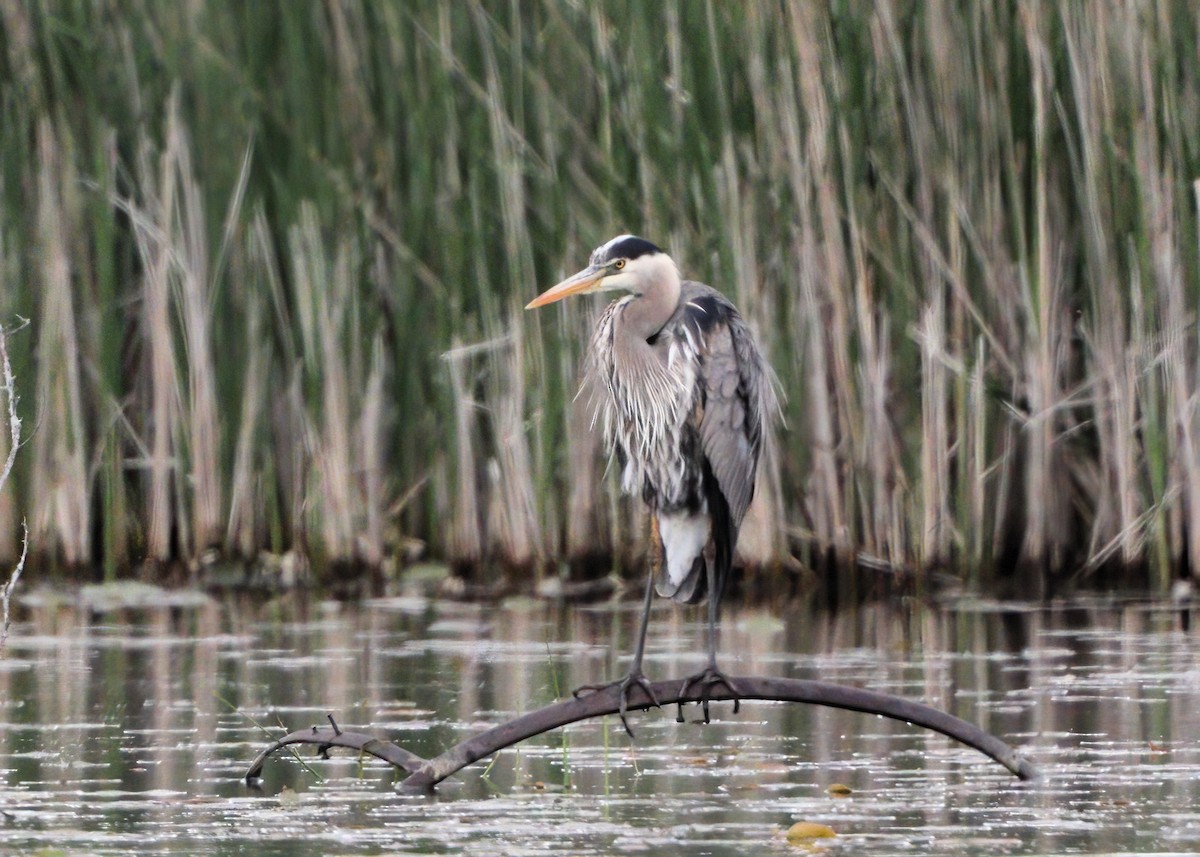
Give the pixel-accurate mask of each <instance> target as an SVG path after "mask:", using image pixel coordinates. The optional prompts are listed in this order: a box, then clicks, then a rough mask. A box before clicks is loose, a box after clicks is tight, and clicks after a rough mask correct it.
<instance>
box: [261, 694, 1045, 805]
mask: <svg viewBox="0 0 1200 857" xmlns="http://www.w3.org/2000/svg"><path fill="white" fill-rule="evenodd" d="M731 681H732V682H733V683H734V684H735V685H736V686H737V688H738V695H737V697H738V698H739V699H743V700H747V699H760V700H769V701H775V702H802V703H809V704H812V705H825V706H829V707H832V708H842V709H846V710H849V711H861V712H863V713H865V714H878V715H881V716H883V717H890V718H892V719H893V720H901V721H904V722H906V723H912V724H913V725H915V726H921V727H924V728H926V729H932V730H934V731H935V732H940V733H942V734H943V735H946V736H948V737H950V738H953V739H955V740H956V741H960V742H961V743H963V744H966V745H967V746H968V747H971V748H973V749H975V750H978V751H979V752H981V753H983V754H984V755H986V756H988V757H990V758H992V759H994V760H995V761H997V762H999V763H1000V764H1001V765H1003V766H1004V767H1005V768H1007V769H1008V770H1009V771H1011V772H1012V773H1013V774H1015V775H1016V776H1018V777H1020V778H1021V779H1022V780H1029V779H1034V778H1035V777H1036V776H1037V769H1036V768H1035V767H1034V766H1033V764H1032V763H1031V762H1029V760H1028V759H1025V758H1024V757H1023V756H1021V755H1020V754H1019V753H1017V752H1016V751H1015V750H1014V749H1013V748H1012V747H1010V746H1008V744H1006V743H1004V742H1003V741H1001V740H1000V739H999V738H997V737H996V736H995V735H991V734H989V733H987V732H984V731H983V730H982V729H980V728H979V727H978V726H975V725H974V724H972V723H968V722H967V721H965V720H962V719H961V718H958V717H955V716H953V715H951V714H947V713H945V712H944V711H938V710H937V709H936V708H931V707H929V706H928V705H923V704H921V703H919V702H913V701H911V700H907V699H902V698H900V697H898V696H892V695H891V694H888V693H879V692H877V691H872V690H864V689H862V688H857V687H846V686H843V685H837V684H830V683H828V682H823V681H808V680H803V679H788V678H765V677H759V676H734V677H731ZM682 686H683V681H682V680H680V679H675V680H671V681H659V682H654V683H653V684H652V685H651V688H652V690H653V692H654V695H655V696H656V697H657V698H658V700H659V702H660V703H662V704H663V705H672V704H674V703H683V702H699V701H700V699H701V695H702V692H703V691H702V689H701V688H699V687H696V686H693V687H690V688H689V689H688V691H687V692H686V693H680V692H679V691H680V688H681V687H682ZM718 687H720V686H719V685H718ZM709 699H710V700H712V701H722V700H732V699H734V695H733V694H732V693H730V692H729V691H728V690H716V689H713V691H712V692H711V693H710V695H709ZM618 705H619V700H618V698H617V690H616V688H615V687H612V688H606V689H604V690H601V691H598V692H596V693H590V694H588V695H587V696H583V697H581V698H579V699H568V700H565V701H564V702H558V703H555V704H553V705H549V706H547V707H545V708H540V709H538V710H537V711H532V712H530V713H529V714H526V715H523V716H522V717H517V718H515V719H513V720H509V721H507V722H505V723H502V724H500V725H499V726H496V727H494V728H492V729H489V730H487V731H486V732H481V733H480V734H478V735H475V736H474V737H472V738H468V739H467V740H466V741H463V742H461V743H459V744H456V745H455V746H453V747H451V748H450V749H449V750H447V751H446V752H444V753H442V754H441V755H440V756H436V757H434V758H433V759H429V760H424V759H421V757H419V756H416V755H414V754H413V753H409V752H408V751H406V750H402V749H401V748H399V747H397V746H396V745H395V744H391V743H390V742H387V741H381V740H379V739H375V738H371V737H370V736H367V735H361V734H359V733H352V732H335V731H334V730H333V729H329V728H320V729H318V728H317V727H313V728H312V729H311V730H301V731H299V732H293V733H291V734H290V735H288V736H286V737H285V738H283V739H281V740H280V741H278V742H276V744H275V745H274V746H272V747H271V748H269V749H267V750H265V751H263V752H262V753H260V754H259V756H258V758H257V759H255V761H254V763H253V764H252V765H251V768H250V771H249V772H248V773H247V775H246V776H247V780H250V779H253V778H255V777H257V776H258V774H259V772H260V771H261V769H262V765H263V762H264V761H265V760H266V758H267V756H269V755H270V754H271V753H273V752H275V750H277V749H279V748H280V747H283V746H286V745H288V744H319V745H322V746H323V747H330V746H337V747H349V748H351V749H356V750H359V751H360V752H366V753H370V754H371V755H374V756H377V757H379V758H381V759H384V760H385V761H388V762H391V763H392V764H393V765H396V766H397V767H399V768H403V769H404V770H406V771H408V772H409V776H408V778H407V779H406V780H404V782H403V783H401V786H402V787H403V788H405V789H414V790H432V789H433V787H434V786H436V785H437V784H438V783H440V782H441V781H442V780H444V779H446V777H449V776H450V775H452V774H454V773H457V772H458V771H460V770H462V769H463V768H465V767H466V766H467V765H470V764H471V763H472V762H476V761H478V760H479V759H483V758H485V757H487V756H490V755H492V754H493V753H495V752H497V751H499V750H503V749H504V748H505V747H510V746H512V745H513V744H516V743H518V742H520V741H524V740H525V739H527V738H532V737H533V736H535V735H540V734H541V733H543V732H548V731H549V730H551V729H557V728H559V727H561V726H566V725H567V724H568V723H574V722H576V721H579V720H585V719H587V718H589V717H600V716H602V715H605V714H616V713H617V709H618ZM652 705H653V703H651V701H650V698H649V697H648V696H647V695H646V693H645V691H644V690H643V689H642V688H640V687H637V686H634V687H631V688H630V690H629V705H628V708H629V710H630V711H635V710H645V709H647V708H650V707H652Z"/></svg>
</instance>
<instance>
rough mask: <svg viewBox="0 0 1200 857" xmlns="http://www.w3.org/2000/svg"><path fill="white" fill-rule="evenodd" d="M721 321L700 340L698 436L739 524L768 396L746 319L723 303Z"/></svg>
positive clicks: (751, 495)
mask: <svg viewBox="0 0 1200 857" xmlns="http://www.w3.org/2000/svg"><path fill="white" fill-rule="evenodd" d="M722 303H724V304H725V306H726V307H728V311H727V312H726V313H724V316H725V317H724V318H723V319H722V320H721V323H716V324H713V325H712V326H711V327H710V328H709V329H708V331H707V332H706V333H705V335H704V336H703V340H702V343H701V347H700V350H701V356H702V359H701V367H702V368H701V375H702V377H703V381H704V404H703V412H702V415H701V417H700V425H699V429H700V440H701V446H702V448H703V450H704V455H705V457H706V458H707V459H708V462H709V466H710V467H711V468H712V471H713V475H714V476H716V478H717V483H718V484H719V485H720V487H721V492H722V493H723V494H724V495H725V500H726V502H727V503H728V504H729V513H730V517H731V518H732V521H733V524H734V526H735V527H740V526H741V523H742V519H743V517H745V514H746V509H748V508H749V506H750V501H751V500H752V499H753V498H754V480H755V475H756V472H757V469H758V458H759V452H760V451H761V449H762V433H763V423H764V421H765V419H766V418H767V409H768V408H769V407H770V402H771V401H773V395H774V394H773V390H772V389H771V386H770V379H769V378H768V376H767V369H766V367H765V364H764V362H763V359H762V356H761V355H760V354H759V352H758V348H757V347H755V345H754V340H753V339H752V338H751V337H750V331H749V330H748V329H747V327H746V324H745V322H743V321H742V319H741V317H740V316H739V315H738V314H737V311H736V310H735V309H733V307H732V306H731V305H729V304H728V303H727V302H724V299H722Z"/></svg>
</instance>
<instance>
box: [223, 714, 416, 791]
mask: <svg viewBox="0 0 1200 857" xmlns="http://www.w3.org/2000/svg"><path fill="white" fill-rule="evenodd" d="M291 744H316V745H317V752H318V753H321V754H324V753H325V751H326V750H328V749H329V748H330V747H345V748H346V749H347V750H357V751H358V752H360V753H366V754H367V755H369V756H374V757H375V758H377V759H383V761H385V762H387V763H388V764H390V765H394V766H395V767H397V768H400V769H402V770H405V771H408V772H409V773H410V774H415V773H416V772H417V771H420V770H421V769H422V766H423V765H425V764H427V763H426V761H425V760H424V759H422V758H421V757H420V756H418V755H417V754H416V753H410V752H408V750H405V749H403V748H402V747H397V746H396V745H395V744H393V743H392V742H391V741H385V740H383V739H382V738H376V737H375V736H374V735H365V734H363V733H362V732H345V731H343V730H341V729H338V730H337V731H334V729H332V728H330V727H329V726H313V727H312V728H310V729H299V730H297V731H295V732H290V733H288V734H287V735H284V736H283V737H282V738H280V739H279V740H278V741H276V742H275V743H274V744H272V745H271V746H270V747H268V748H267V749H265V750H263V751H262V752H261V753H259V754H258V755H257V756H255V757H254V761H253V762H251V763H250V770H248V771H246V782H247V783H248V784H250V783H253V782H254V781H255V780H257V779H258V778H259V776H260V775H261V774H262V769H263V765H264V764H265V763H266V761H267V759H268V758H269V757H270V756H271V754H273V753H275V752H276V751H278V750H282V749H283V748H284V747H287V746H289V745H291Z"/></svg>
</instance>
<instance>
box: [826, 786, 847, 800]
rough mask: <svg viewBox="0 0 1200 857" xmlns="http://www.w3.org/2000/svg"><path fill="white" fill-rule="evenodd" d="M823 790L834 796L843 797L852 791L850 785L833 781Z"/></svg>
mask: <svg viewBox="0 0 1200 857" xmlns="http://www.w3.org/2000/svg"><path fill="white" fill-rule="evenodd" d="M825 791H826V792H828V793H829V794H831V795H833V796H834V797H845V796H846V795H848V794H852V793H853V792H852V790H851V788H850V786H847V785H843V784H842V783H834V784H833V785H831V786H830V787H829V788H827V789H825Z"/></svg>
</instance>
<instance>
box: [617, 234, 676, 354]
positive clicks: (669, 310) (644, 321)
mask: <svg viewBox="0 0 1200 857" xmlns="http://www.w3.org/2000/svg"><path fill="white" fill-rule="evenodd" d="M654 266H655V268H656V270H654V271H652V272H649V275H648V277H647V279H648V280H649V281H650V282H651V283H652V285H651V286H650V287H649V288H647V289H646V290H645V291H644V292H642V293H641V294H640V295H637V296H636V297H635V298H634V299H633V300H631V301H630V302H629V304H628V306H627V307H626V308H625V313H624V319H623V320H624V322H625V324H624V327H625V330H626V332H627V333H628V334H629V335H630V336H635V337H637V338H638V339H642V340H646V339H650V338H651V337H652V336H654V335H656V334H657V333H658V332H659V331H660V330H662V328H663V325H664V324H666V323H667V320H668V319H670V318H671V316H672V315H673V314H674V313H675V307H676V306H678V305H679V290H680V287H681V284H680V282H679V269H678V268H676V267H675V263H674V262H673V261H672V260H671V258H670V257H669V256H667V255H665V254H663V255H661V256H658V257H657V258H656V259H655V260H654Z"/></svg>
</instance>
